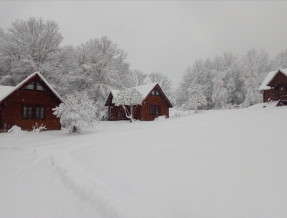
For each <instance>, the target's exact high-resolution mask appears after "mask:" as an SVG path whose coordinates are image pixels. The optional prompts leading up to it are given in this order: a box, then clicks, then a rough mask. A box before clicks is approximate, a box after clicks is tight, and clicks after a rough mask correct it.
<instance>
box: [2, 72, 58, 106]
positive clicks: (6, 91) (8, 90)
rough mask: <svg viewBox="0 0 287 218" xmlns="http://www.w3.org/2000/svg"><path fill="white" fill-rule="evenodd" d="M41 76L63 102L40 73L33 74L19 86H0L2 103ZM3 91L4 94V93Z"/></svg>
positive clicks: (56, 93)
mask: <svg viewBox="0 0 287 218" xmlns="http://www.w3.org/2000/svg"><path fill="white" fill-rule="evenodd" d="M36 76H39V77H40V79H41V80H42V81H43V82H44V83H45V84H46V85H47V86H48V88H49V89H50V90H51V91H52V92H53V93H54V94H55V95H56V97H57V98H58V99H59V100H60V101H61V102H63V99H62V98H61V96H60V95H59V94H58V92H57V91H56V90H55V89H54V88H53V87H52V86H51V85H50V84H49V83H48V81H47V80H46V79H45V78H44V77H43V75H42V74H41V73H39V72H35V73H32V74H31V75H30V76H28V77H27V78H26V79H24V80H23V81H22V82H20V83H19V84H18V85H17V86H14V87H13V86H0V103H1V102H3V101H4V100H5V99H6V98H7V97H9V96H10V95H11V94H12V93H14V92H16V91H17V90H19V89H21V88H22V87H24V86H25V85H26V84H27V83H29V81H30V80H31V79H32V78H34V77H36ZM2 91H3V92H2Z"/></svg>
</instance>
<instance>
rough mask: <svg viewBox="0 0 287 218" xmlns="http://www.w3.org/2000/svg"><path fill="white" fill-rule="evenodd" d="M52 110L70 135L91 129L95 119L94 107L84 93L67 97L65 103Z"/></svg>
mask: <svg viewBox="0 0 287 218" xmlns="http://www.w3.org/2000/svg"><path fill="white" fill-rule="evenodd" d="M53 110H54V115H56V116H57V117H59V118H60V122H61V124H62V126H64V127H66V128H68V129H69V131H70V133H75V132H81V130H82V129H83V128H88V127H92V126H93V124H94V121H95V119H96V107H95V105H94V104H93V101H92V100H91V99H89V97H88V95H87V94H86V92H82V93H76V94H75V95H68V96H67V98H66V101H65V102H64V103H61V104H60V105H59V106H58V107H56V108H54V109H53Z"/></svg>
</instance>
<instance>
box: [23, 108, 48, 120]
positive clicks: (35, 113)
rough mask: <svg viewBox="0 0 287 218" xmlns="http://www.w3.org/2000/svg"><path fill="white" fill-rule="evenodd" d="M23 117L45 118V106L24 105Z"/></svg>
mask: <svg viewBox="0 0 287 218" xmlns="http://www.w3.org/2000/svg"><path fill="white" fill-rule="evenodd" d="M22 117H23V119H44V118H45V108H43V107H31V106H24V107H23V115H22Z"/></svg>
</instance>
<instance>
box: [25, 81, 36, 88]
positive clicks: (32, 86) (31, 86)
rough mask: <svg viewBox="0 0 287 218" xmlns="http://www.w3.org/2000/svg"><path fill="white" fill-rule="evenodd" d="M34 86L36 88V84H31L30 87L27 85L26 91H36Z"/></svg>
mask: <svg viewBox="0 0 287 218" xmlns="http://www.w3.org/2000/svg"><path fill="white" fill-rule="evenodd" d="M34 86H35V84H34V82H32V83H30V84H29V85H27V86H26V87H25V89H29V90H34Z"/></svg>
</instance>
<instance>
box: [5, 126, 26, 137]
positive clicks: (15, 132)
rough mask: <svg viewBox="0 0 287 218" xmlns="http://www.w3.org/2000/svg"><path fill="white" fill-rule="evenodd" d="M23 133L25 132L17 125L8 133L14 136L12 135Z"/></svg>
mask: <svg viewBox="0 0 287 218" xmlns="http://www.w3.org/2000/svg"><path fill="white" fill-rule="evenodd" d="M22 132H23V131H22V129H21V127H19V126H16V125H14V126H12V127H11V128H10V129H9V130H8V133H9V134H12V135H19V134H21V133H22Z"/></svg>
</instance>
